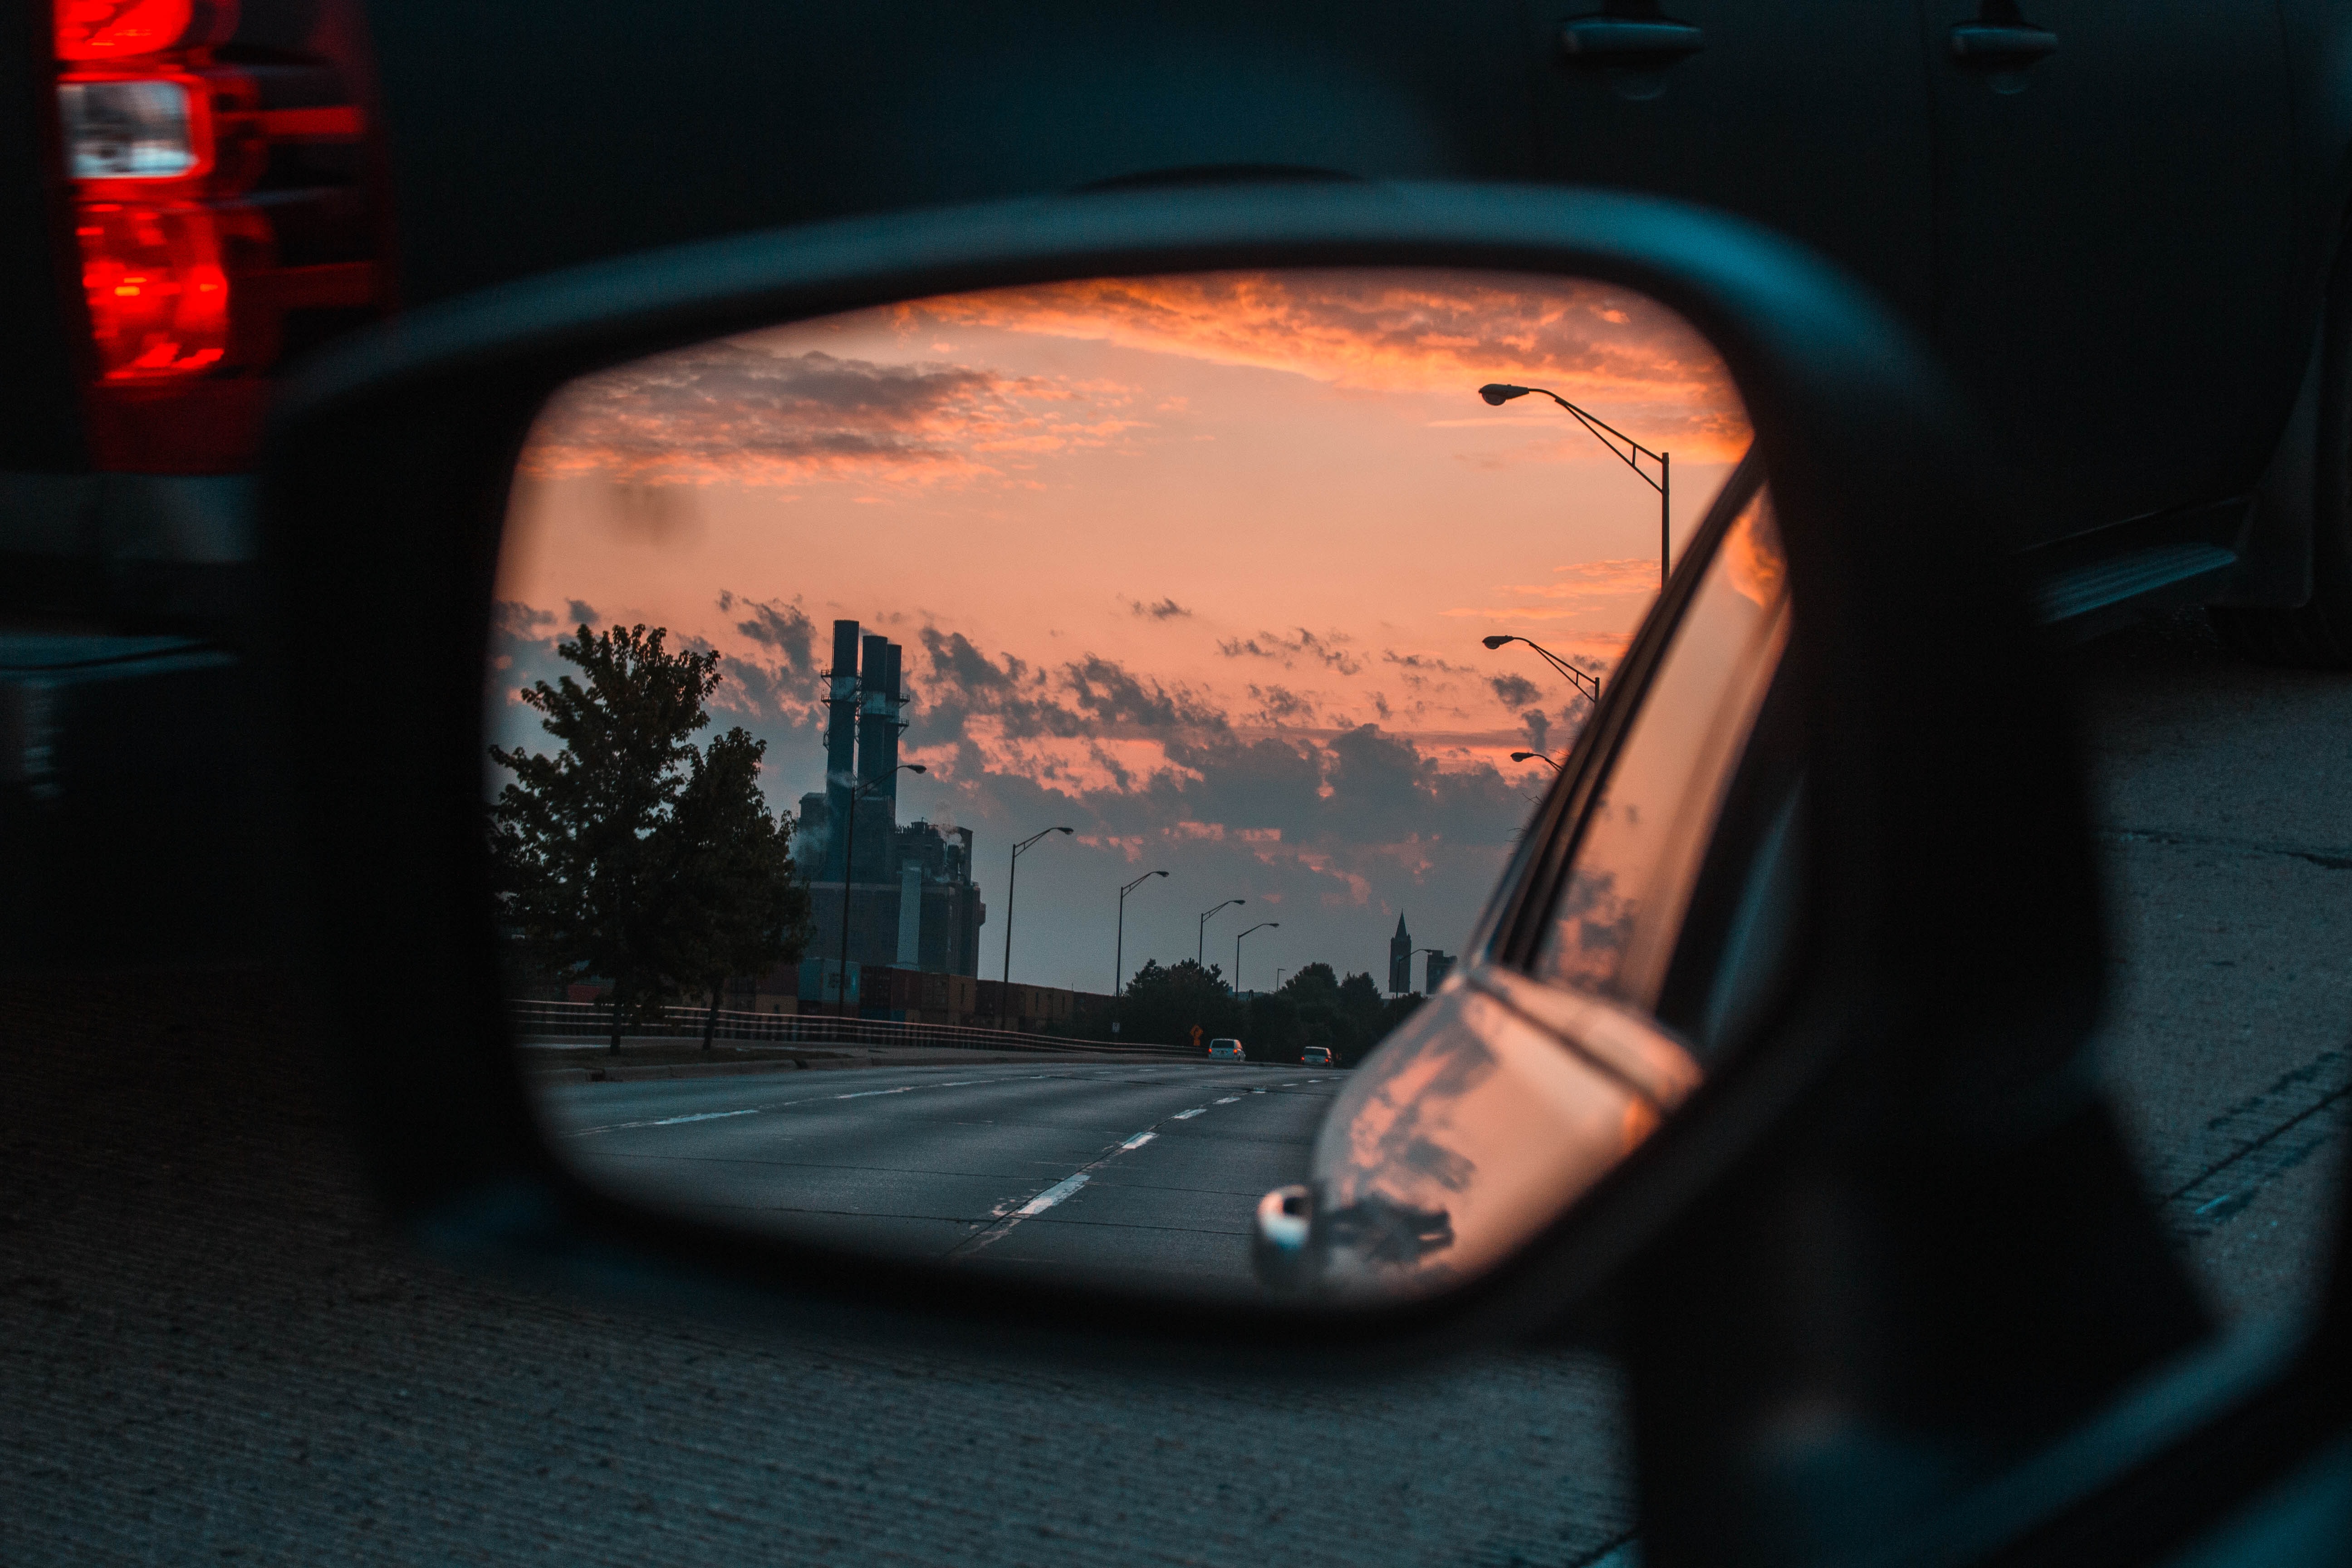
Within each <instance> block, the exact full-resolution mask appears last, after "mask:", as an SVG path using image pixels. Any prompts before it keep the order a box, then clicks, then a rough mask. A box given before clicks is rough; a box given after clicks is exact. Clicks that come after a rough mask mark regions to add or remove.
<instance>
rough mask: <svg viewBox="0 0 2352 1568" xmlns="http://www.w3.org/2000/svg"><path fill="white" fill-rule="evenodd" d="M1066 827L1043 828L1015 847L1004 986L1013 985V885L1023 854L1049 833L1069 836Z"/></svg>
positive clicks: (1007, 881) (1007, 889)
mask: <svg viewBox="0 0 2352 1568" xmlns="http://www.w3.org/2000/svg"><path fill="white" fill-rule="evenodd" d="M1069 831H1070V829H1068V828H1066V827H1041V828H1039V829H1038V830H1037V831H1036V832H1034V833H1033V834H1031V835H1030V836H1029V837H1026V838H1024V839H1023V840H1022V841H1021V842H1020V843H1018V844H1015V845H1014V846H1013V868H1012V869H1011V870H1009V871H1007V872H1005V874H1004V984H1007V985H1010V984H1013V882H1014V881H1015V880H1016V879H1019V877H1020V875H1021V852H1022V851H1023V850H1024V849H1026V848H1028V847H1029V846H1031V845H1032V844H1034V843H1036V842H1037V840H1039V839H1040V838H1043V837H1045V836H1046V835H1047V834H1049V833H1061V834H1067V833H1068V832H1069Z"/></svg>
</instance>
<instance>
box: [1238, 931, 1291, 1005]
mask: <svg viewBox="0 0 2352 1568" xmlns="http://www.w3.org/2000/svg"><path fill="white" fill-rule="evenodd" d="M1281 925H1282V922H1281V921H1258V922H1257V924H1255V925H1254V926H1252V927H1250V928H1249V931H1244V932H1242V933H1241V936H1237V937H1235V938H1234V995H1236V996H1239V995H1240V994H1242V937H1244V936H1247V935H1249V933H1250V931H1265V929H1266V928H1267V927H1269V926H1271V927H1274V928H1276V930H1279V929H1280V928H1281Z"/></svg>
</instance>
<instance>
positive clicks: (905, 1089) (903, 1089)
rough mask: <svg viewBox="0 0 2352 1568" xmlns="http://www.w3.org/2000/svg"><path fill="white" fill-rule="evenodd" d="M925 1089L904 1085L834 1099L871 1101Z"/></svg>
mask: <svg viewBox="0 0 2352 1568" xmlns="http://www.w3.org/2000/svg"><path fill="white" fill-rule="evenodd" d="M923 1087H924V1086H923V1085H921V1084H919V1083H904V1084H900V1085H899V1086H898V1088H897V1089H859V1090H858V1091H857V1092H856V1094H836V1095H835V1096H834V1097H833V1098H834V1099H835V1100H871V1099H873V1098H874V1097H875V1096H876V1095H877V1094H907V1093H910V1092H912V1091H913V1090H915V1089H921V1088H923ZM938 1087H940V1088H941V1089H945V1088H947V1087H948V1086H947V1085H945V1084H940V1085H939V1086H938Z"/></svg>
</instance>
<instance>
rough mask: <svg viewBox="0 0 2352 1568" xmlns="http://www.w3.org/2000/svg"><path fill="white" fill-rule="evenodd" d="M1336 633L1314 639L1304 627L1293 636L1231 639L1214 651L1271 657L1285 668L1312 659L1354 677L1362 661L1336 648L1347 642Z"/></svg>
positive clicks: (1235, 655)
mask: <svg viewBox="0 0 2352 1568" xmlns="http://www.w3.org/2000/svg"><path fill="white" fill-rule="evenodd" d="M1346 640H1347V639H1346V638H1345V637H1340V636H1339V634H1337V633H1333V634H1332V635H1331V636H1329V637H1317V636H1316V635H1315V634H1314V633H1313V632H1310V631H1308V630H1307V628H1306V627H1305V626H1301V627H1299V628H1298V631H1297V635H1296V636H1293V637H1285V636H1283V635H1282V634H1281V633H1279V632H1260V633H1258V634H1257V636H1255V637H1248V638H1240V637H1232V638H1227V639H1226V640H1224V641H1222V642H1220V643H1218V644H1217V651H1218V652H1219V653H1221V654H1223V655H1224V656H1225V657H1226V658H1270V659H1274V660H1276V661H1278V662H1279V663H1280V664H1281V666H1282V668H1285V669H1292V668H1297V663H1298V661H1299V660H1300V659H1302V658H1309V659H1314V660H1316V661H1317V662H1318V663H1320V664H1323V665H1326V666H1328V668H1332V669H1336V670H1338V671H1339V673H1340V674H1342V675H1354V674H1356V673H1357V672H1358V671H1359V670H1360V669H1362V668H1364V667H1363V662H1362V661H1361V660H1360V659H1359V658H1356V656H1355V655H1353V654H1351V653H1349V652H1348V651H1347V650H1346V649H1345V648H1342V647H1339V646H1338V645H1339V644H1340V643H1342V642H1344V641H1346Z"/></svg>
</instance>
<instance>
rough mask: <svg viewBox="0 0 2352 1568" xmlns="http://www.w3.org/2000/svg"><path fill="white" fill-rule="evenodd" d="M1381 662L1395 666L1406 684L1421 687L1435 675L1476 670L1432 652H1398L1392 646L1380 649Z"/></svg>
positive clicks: (1470, 673) (1473, 673)
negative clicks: (1439, 656)
mask: <svg viewBox="0 0 2352 1568" xmlns="http://www.w3.org/2000/svg"><path fill="white" fill-rule="evenodd" d="M1381 663H1382V664H1392V665H1395V666H1396V667H1397V672H1398V675H1399V678H1400V679H1402V680H1403V681H1404V683H1405V684H1406V685H1407V686H1412V687H1416V688H1417V687H1422V686H1426V685H1427V684H1429V681H1430V679H1432V678H1433V677H1435V676H1444V675H1476V674H1477V673H1478V671H1477V670H1476V669H1475V668H1472V667H1471V666H1469V665H1466V664H1454V663H1452V662H1450V661H1449V660H1446V659H1442V658H1438V657H1437V656H1436V655H1435V654H1432V653H1399V652H1397V650H1396V649H1394V648H1392V647H1389V648H1382V649H1381Z"/></svg>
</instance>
